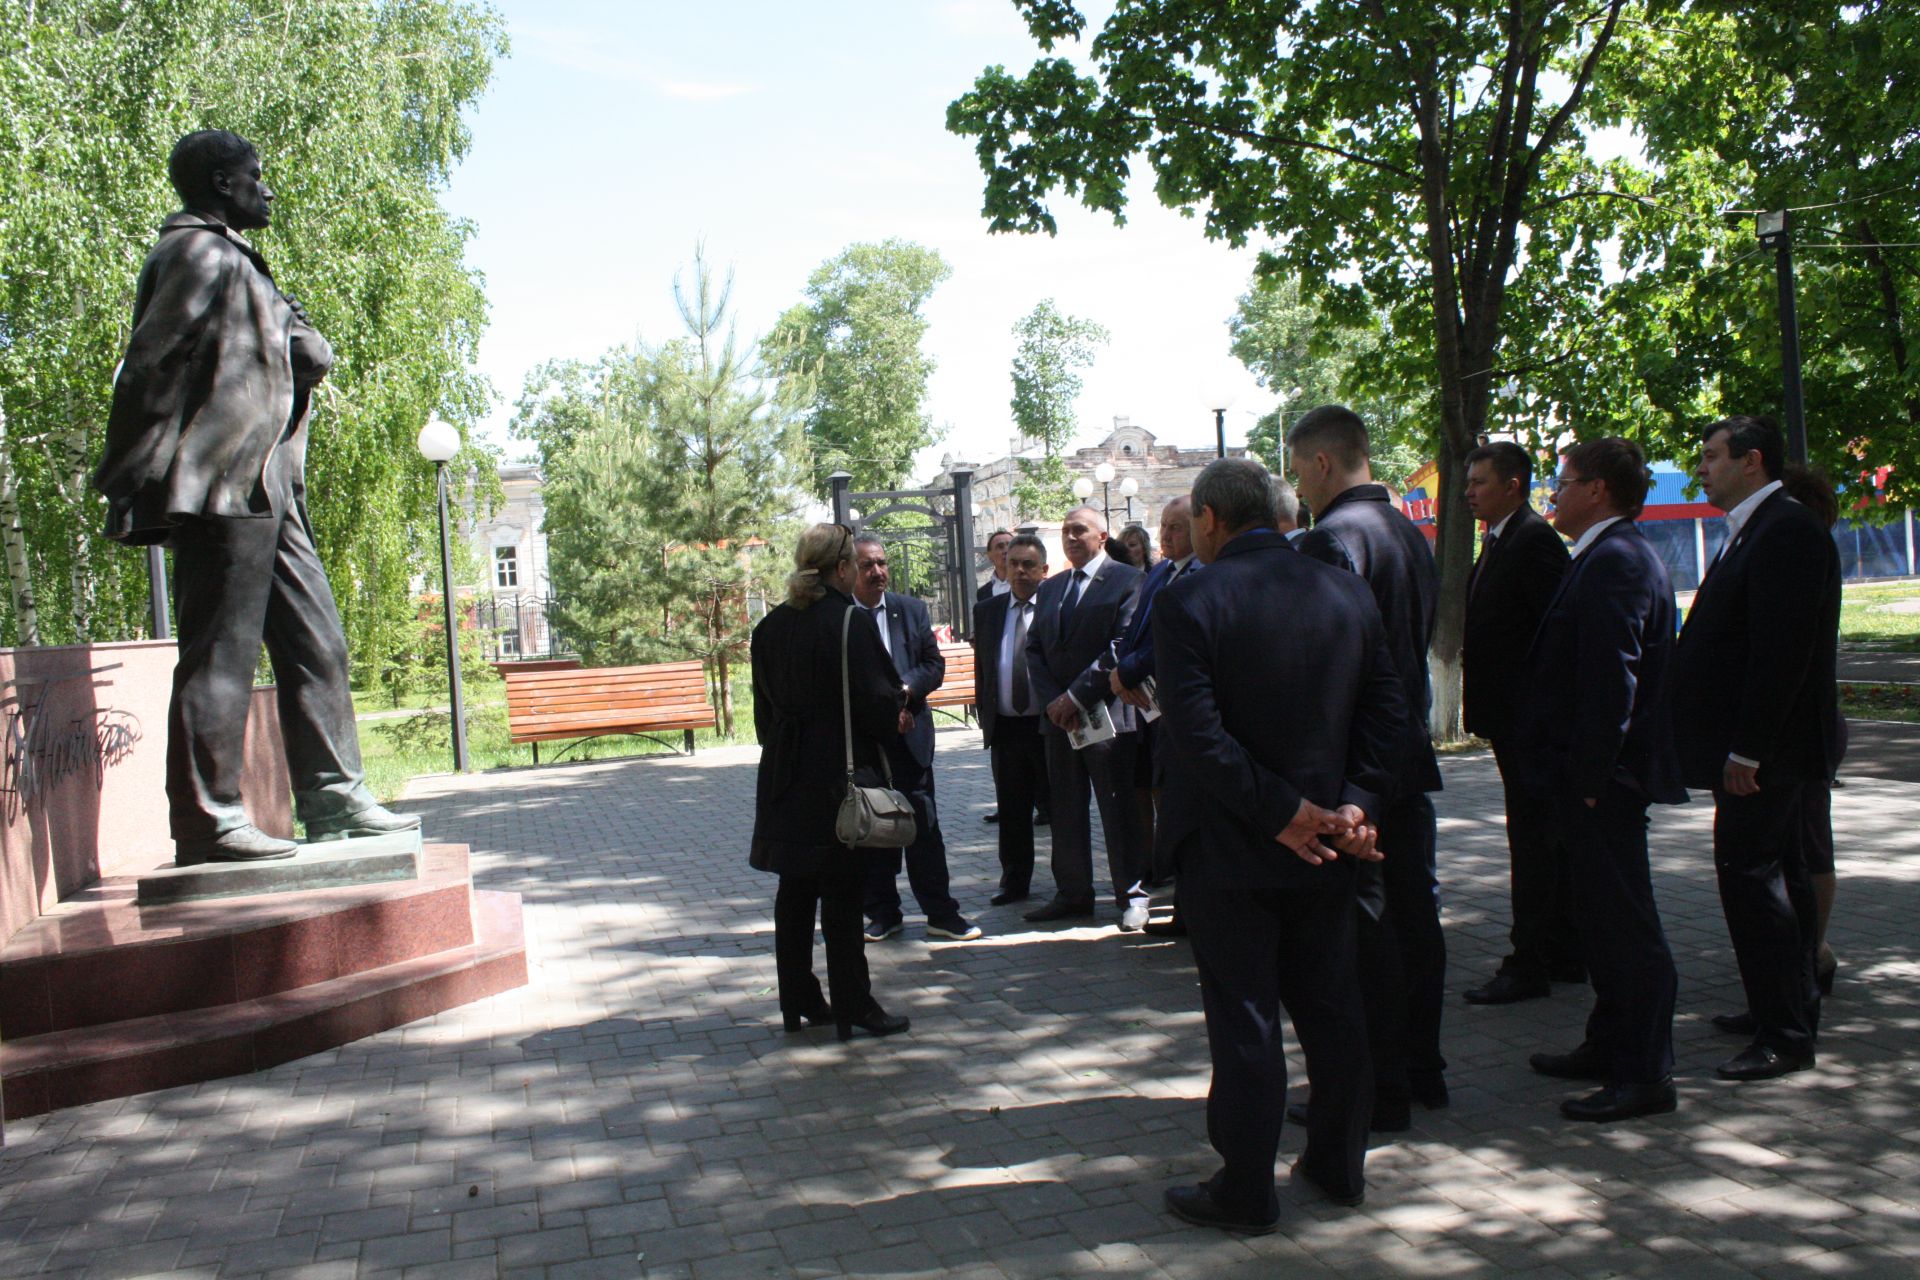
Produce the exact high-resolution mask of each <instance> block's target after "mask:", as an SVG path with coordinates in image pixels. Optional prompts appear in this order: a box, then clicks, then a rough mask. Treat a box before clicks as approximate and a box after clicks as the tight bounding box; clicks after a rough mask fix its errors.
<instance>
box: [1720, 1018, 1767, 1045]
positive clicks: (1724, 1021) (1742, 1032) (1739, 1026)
mask: <svg viewBox="0 0 1920 1280" xmlns="http://www.w3.org/2000/svg"><path fill="white" fill-rule="evenodd" d="M1713 1029H1714V1030H1715V1031H1724V1032H1726V1033H1727V1034H1728V1035H1730V1036H1746V1037H1747V1038H1748V1039H1749V1040H1751V1039H1752V1038H1753V1036H1754V1033H1755V1032H1757V1031H1759V1030H1760V1023H1759V1022H1758V1020H1756V1019H1755V1018H1754V1016H1753V1015H1752V1014H1751V1013H1716V1014H1714V1015H1713Z"/></svg>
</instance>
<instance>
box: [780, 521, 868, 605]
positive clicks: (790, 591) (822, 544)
mask: <svg viewBox="0 0 1920 1280" xmlns="http://www.w3.org/2000/svg"><path fill="white" fill-rule="evenodd" d="M851 559H853V530H851V529H849V528H847V527H846V526H845V525H843V524H816V525H813V526H811V527H809V528H808V529H807V531H806V532H805V533H803V534H801V535H800V541H799V543H798V544H797V545H796V546H795V547H794V549H793V572H792V573H790V574H788V575H787V603H788V604H790V605H792V606H793V607H794V608H796V609H805V608H807V607H809V606H810V605H812V604H813V602H814V601H815V600H818V599H819V598H820V597H821V596H823V595H825V594H827V580H828V579H829V578H831V577H833V574H834V570H836V569H838V568H839V567H840V565H841V564H843V563H845V562H846V561H848V560H851Z"/></svg>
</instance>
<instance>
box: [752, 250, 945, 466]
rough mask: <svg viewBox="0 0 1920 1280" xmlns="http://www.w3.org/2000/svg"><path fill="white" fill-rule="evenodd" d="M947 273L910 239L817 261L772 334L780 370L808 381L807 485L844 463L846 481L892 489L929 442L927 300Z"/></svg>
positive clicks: (930, 370)
mask: <svg viewBox="0 0 1920 1280" xmlns="http://www.w3.org/2000/svg"><path fill="white" fill-rule="evenodd" d="M952 274H953V270H952V268H950V267H949V266H948V265H947V264H946V261H945V260H944V259H942V258H941V256H940V255H939V254H938V253H936V252H935V251H934V250H932V249H928V248H926V247H924V246H922V245H917V244H914V243H912V242H911V241H908V240H900V239H889V240H883V241H881V242H880V243H879V244H854V245H849V246H847V248H845V249H843V250H842V251H841V252H840V253H839V254H838V255H836V256H835V257H833V258H830V259H828V260H827V261H826V262H824V263H822V264H821V265H820V267H819V269H818V270H816V271H815V272H814V273H813V275H812V276H811V277H809V278H808V280H807V289H806V301H804V302H800V303H796V304H795V305H794V306H793V307H792V308H791V309H790V310H788V312H787V313H786V314H785V315H784V316H782V317H781V318H780V322H779V323H778V324H777V325H776V326H775V327H774V330H773V332H772V333H771V334H770V335H769V339H768V347H769V350H770V352H772V353H775V354H776V356H777V360H778V365H777V368H778V371H779V372H781V373H783V374H789V375H794V374H800V375H807V376H810V377H811V379H812V386H813V395H812V397H811V398H810V399H809V400H808V402H807V404H806V418H805V421H806V431H807V442H808V444H809V445H810V446H811V449H812V484H813V492H814V493H816V494H824V493H826V492H827V487H828V486H827V477H828V476H829V475H831V474H832V473H833V472H835V471H840V470H844V471H846V472H848V473H849V474H851V475H852V476H853V488H854V489H855V490H860V491H865V490H873V489H891V488H894V487H896V486H898V485H899V484H900V482H901V481H903V480H904V479H906V477H907V473H908V471H909V470H911V468H912V466H913V455H914V454H915V453H917V452H918V451H920V450H921V449H923V448H925V447H926V446H928V445H930V444H932V443H934V441H935V440H936V439H937V438H938V437H937V435H936V434H935V432H934V427H933V419H932V418H931V417H929V416H928V415H927V413H926V411H925V408H924V405H925V402H926V397H927V379H928V378H929V377H930V376H932V374H933V370H934V362H933V357H931V356H929V355H928V354H927V353H926V352H925V351H923V350H921V345H920V344H921V340H922V339H923V338H924V337H925V336H926V332H927V321H926V317H925V316H924V315H923V314H922V309H923V308H924V307H925V306H926V302H927V299H928V298H930V297H932V296H933V291H934V289H935V288H936V287H938V286H939V285H940V283H941V282H942V281H944V280H946V279H947V278H948V277H949V276H951V275H952Z"/></svg>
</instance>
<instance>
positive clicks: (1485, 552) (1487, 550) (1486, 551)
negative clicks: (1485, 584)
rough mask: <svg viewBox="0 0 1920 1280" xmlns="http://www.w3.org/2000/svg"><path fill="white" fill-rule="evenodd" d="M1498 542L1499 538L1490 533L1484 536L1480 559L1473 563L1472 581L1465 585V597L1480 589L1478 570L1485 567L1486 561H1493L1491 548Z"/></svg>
mask: <svg viewBox="0 0 1920 1280" xmlns="http://www.w3.org/2000/svg"><path fill="white" fill-rule="evenodd" d="M1499 541H1500V536H1499V535H1498V534H1493V533H1490V534H1488V535H1487V536H1486V539H1485V540H1484V541H1483V542H1481V544H1480V558H1479V559H1478V560H1475V561H1474V562H1473V580H1472V581H1471V582H1469V583H1468V584H1467V595H1468V596H1469V597H1471V596H1472V595H1473V593H1474V592H1476V591H1478V590H1479V589H1480V570H1481V569H1483V568H1485V567H1486V563H1487V561H1489V560H1491V559H1493V548H1494V547H1495V545H1497V544H1498V543H1499Z"/></svg>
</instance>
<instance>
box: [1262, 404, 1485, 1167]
mask: <svg viewBox="0 0 1920 1280" xmlns="http://www.w3.org/2000/svg"><path fill="white" fill-rule="evenodd" d="M1287 452H1288V455H1289V460H1290V461H1291V463H1292V466H1293V470H1294V474H1295V476H1296V478H1297V479H1298V481H1299V489H1300V496H1301V497H1302V498H1303V499H1305V500H1306V503H1307V505H1308V506H1309V507H1311V508H1312V510H1313V528H1312V529H1310V530H1308V531H1307V533H1306V534H1305V535H1303V536H1302V537H1301V539H1300V541H1299V542H1298V543H1296V544H1295V545H1296V546H1297V547H1298V548H1299V549H1300V550H1301V551H1302V552H1304V553H1306V554H1307V555H1309V556H1312V557H1313V558H1314V559H1316V560H1321V561H1324V562H1325V563H1327V564H1330V565H1332V566H1334V567H1335V568H1337V569H1346V570H1349V571H1351V572H1353V573H1357V574H1359V575H1360V576H1361V577H1363V578H1365V579H1366V580H1367V586H1368V587H1369V588H1371V589H1372V591H1373V599H1374V603H1375V604H1376V605H1378V607H1379V609H1380V618H1381V621H1382V622H1383V623H1384V625H1385V626H1386V629H1387V649H1388V652H1389V653H1390V654H1391V655H1392V657H1393V667H1394V670H1395V672H1397V673H1398V674H1399V677H1400V686H1401V693H1402V703H1403V705H1404V706H1405V707H1406V708H1407V711H1408V714H1407V716H1406V720H1405V723H1404V724H1403V726H1402V732H1401V739H1402V756H1401V765H1400V769H1399V771H1398V774H1397V776H1398V778H1399V785H1398V787H1397V788H1396V790H1395V794H1394V795H1393V796H1392V797H1391V799H1389V800H1388V802H1387V804H1386V806H1385V807H1384V808H1383V809H1382V810H1381V811H1380V812H1379V814H1378V815H1377V816H1378V818H1379V825H1380V847H1381V849H1383V850H1385V852H1386V854H1387V857H1386V861H1384V862H1383V863H1381V864H1380V868H1379V870H1378V880H1377V883H1376V885H1375V886H1365V887H1363V889H1362V903H1363V908H1364V910H1363V912H1362V917H1363V918H1362V920H1361V926H1360V929H1361V933H1360V966H1361V972H1360V981H1361V985H1362V987H1363V988H1364V989H1365V991H1366V999H1367V1020H1368V1025H1369V1028H1370V1032H1371V1035H1372V1037H1373V1069H1374V1083H1375V1086H1376V1088H1377V1089H1378V1091H1379V1096H1378V1097H1377V1098H1376V1099H1375V1106H1374V1127H1375V1128H1376V1129H1379V1130H1381V1131H1383V1132H1391V1131H1394V1130H1398V1129H1404V1128H1406V1127H1407V1126H1408V1125H1409V1124H1411V1120H1410V1119H1409V1118H1408V1115H1407V1112H1408V1100H1409V1098H1410V1097H1414V1098H1418V1099H1419V1100H1420V1101H1421V1102H1422V1103H1423V1104H1424V1105H1426V1106H1428V1107H1430V1108H1437V1107H1444V1106H1446V1105H1447V1100H1448V1099H1447V1084H1446V1077H1445V1075H1444V1072H1445V1070H1446V1065H1447V1063H1446V1059H1445V1058H1443V1057H1441V1056H1440V1006H1441V1001H1442V999H1443V997H1444V992H1445V986H1446V973H1447V946H1446V941H1445V939H1444V938H1443V937H1442V936H1441V933H1440V883H1439V879H1438V877H1437V875H1436V872H1435V866H1434V813H1433V801H1432V800H1430V799H1428V796H1427V793H1428V792H1431V791H1438V790H1439V789H1440V765H1439V762H1438V761H1437V760H1436V759H1435V758H1434V754H1433V739H1432V736H1431V735H1430V734H1429V732H1428V729H1427V709H1428V698H1429V694H1428V682H1427V648H1428V646H1429V645H1430V644H1431V643H1432V640H1433V618H1434V609H1435V606H1436V603H1437V600H1438V597H1439V586H1440V582H1439V575H1438V574H1437V573H1436V572H1435V570H1434V565H1433V551H1432V549H1431V548H1429V547H1428V546H1427V540H1426V538H1425V537H1424V536H1422V535H1421V533H1420V531H1419V530H1418V529H1416V528H1414V526H1413V522H1412V521H1411V520H1408V519H1407V518H1406V516H1404V515H1402V514H1401V512H1400V510H1399V508H1398V507H1396V506H1394V504H1393V499H1392V496H1391V495H1390V494H1389V493H1388V492H1387V489H1386V486H1385V485H1379V484H1375V483H1373V475H1372V471H1371V470H1370V467H1369V462H1368V458H1369V454H1370V446H1369V442H1368V439H1367V427H1366V424H1365V423H1364V422H1362V421H1361V420H1360V415H1358V414H1356V413H1354V412H1353V411H1352V410H1351V409H1347V408H1344V407H1342V406H1340V405H1322V406H1321V407H1319V408H1317V409H1311V410H1309V411H1308V412H1306V413H1304V414H1302V415H1301V416H1300V420H1299V421H1298V422H1296V423H1295V424H1294V425H1293V427H1292V428H1291V429H1290V430H1289V431H1288V432H1287Z"/></svg>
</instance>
